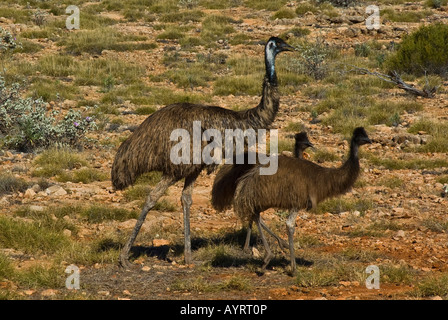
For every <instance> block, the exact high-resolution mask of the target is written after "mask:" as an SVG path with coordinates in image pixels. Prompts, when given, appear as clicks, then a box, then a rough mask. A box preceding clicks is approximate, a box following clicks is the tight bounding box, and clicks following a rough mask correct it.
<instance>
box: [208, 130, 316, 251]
mask: <svg viewBox="0 0 448 320" xmlns="http://www.w3.org/2000/svg"><path fill="white" fill-rule="evenodd" d="M294 139H295V145H294V155H295V157H296V158H299V159H303V152H304V151H305V150H306V148H308V147H313V145H312V143H311V142H310V141H309V139H308V135H307V134H306V132H301V133H297V134H295V135H294ZM244 159H245V162H244V164H233V165H224V166H223V167H222V168H221V169H220V170H219V171H218V173H217V175H216V178H215V181H214V182H213V188H212V201H211V202H212V206H213V207H214V208H215V209H216V210H218V211H223V210H225V209H230V208H231V207H232V204H233V198H234V196H235V189H236V186H237V183H238V180H239V179H240V178H241V177H242V176H244V175H245V174H246V173H247V172H249V171H250V170H251V169H253V168H254V167H255V164H249V163H247V159H248V155H247V153H245V154H244ZM260 223H261V226H262V227H263V229H265V230H266V231H267V232H268V233H269V234H270V235H272V236H273V237H274V238H275V239H276V240H277V242H278V243H279V245H280V247H283V248H288V244H287V243H286V242H285V241H284V240H283V239H281V238H280V237H278V236H277V235H276V234H275V233H274V232H273V231H272V230H270V229H269V228H268V226H267V225H266V224H264V222H263V221H262V220H261V221H260ZM251 233H252V221H251V222H250V223H249V226H248V229H247V235H246V241H245V243H244V247H243V250H244V251H248V249H249V244H250V236H251Z"/></svg>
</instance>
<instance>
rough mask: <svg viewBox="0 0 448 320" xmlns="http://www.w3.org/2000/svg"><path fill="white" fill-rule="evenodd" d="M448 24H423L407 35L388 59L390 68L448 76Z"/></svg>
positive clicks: (411, 72)
mask: <svg viewBox="0 0 448 320" xmlns="http://www.w3.org/2000/svg"><path fill="white" fill-rule="evenodd" d="M446 43H448V25H446V24H441V23H437V24H433V25H428V26H422V27H420V28H419V29H418V30H417V31H415V32H413V33H411V34H410V35H408V36H406V37H405V38H404V39H403V41H402V42H401V44H400V46H399V49H398V51H397V52H396V53H395V54H393V55H392V56H390V58H389V59H388V60H387V61H386V67H387V68H388V69H389V70H396V71H399V72H406V73H410V74H414V75H417V76H421V75H424V74H425V72H427V73H432V74H438V75H443V76H446V73H447V71H448V50H446Z"/></svg>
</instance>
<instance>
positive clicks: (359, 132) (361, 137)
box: [352, 127, 372, 146]
mask: <svg viewBox="0 0 448 320" xmlns="http://www.w3.org/2000/svg"><path fill="white" fill-rule="evenodd" d="M352 140H353V142H354V143H355V144H356V145H358V146H362V145H363V144H367V143H372V140H370V139H369V136H368V135H367V132H366V130H365V129H364V128H363V127H358V128H356V129H355V130H354V131H353V137H352Z"/></svg>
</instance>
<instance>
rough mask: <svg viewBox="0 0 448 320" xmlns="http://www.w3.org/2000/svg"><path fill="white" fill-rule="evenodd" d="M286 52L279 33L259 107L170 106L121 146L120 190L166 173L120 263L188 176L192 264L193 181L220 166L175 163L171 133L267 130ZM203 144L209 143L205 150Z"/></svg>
mask: <svg viewBox="0 0 448 320" xmlns="http://www.w3.org/2000/svg"><path fill="white" fill-rule="evenodd" d="M283 51H293V47H291V46H290V45H288V44H287V43H285V42H284V41H283V40H282V39H280V38H277V37H271V38H270V39H269V40H268V42H267V43H266V46H265V53H264V56H265V59H264V60H265V67H266V75H265V77H264V80H263V88H262V96H261V101H260V103H259V104H258V106H256V107H255V108H252V109H249V110H245V111H240V112H236V111H232V110H229V109H225V108H221V107H217V106H208V105H202V104H191V103H176V104H171V105H168V106H166V107H164V108H162V109H160V110H158V111H157V112H154V113H153V114H152V115H150V116H149V117H148V118H147V119H146V120H145V121H143V123H142V124H141V125H140V126H139V127H138V128H137V129H136V130H135V131H134V132H133V133H132V134H131V136H130V137H129V138H128V139H127V140H126V141H124V142H123V143H122V144H121V146H120V147H119V148H118V151H117V154H116V156H115V160H114V163H113V165H112V172H111V178H112V184H113V186H114V187H115V189H118V190H120V189H124V188H126V187H127V186H129V185H131V184H133V183H134V182H135V180H136V179H137V177H138V176H140V175H141V174H143V173H146V172H150V171H161V172H162V178H161V181H160V182H159V183H158V184H157V185H156V186H155V187H154V189H153V190H152V191H151V192H150V193H149V195H148V196H147V198H146V201H145V204H144V205H143V208H142V211H141V213H140V216H139V218H138V220H137V223H136V225H135V227H134V230H133V231H132V233H131V235H130V237H129V239H128V241H127V242H126V244H125V246H124V247H123V249H122V251H121V253H120V258H119V260H120V261H119V263H120V265H121V266H123V267H129V266H130V263H129V252H130V250H131V247H132V244H133V243H134V241H135V238H136V237H137V235H138V233H139V231H140V228H141V226H142V224H143V222H144V220H145V218H146V215H147V214H148V212H149V211H150V210H151V209H152V208H153V207H154V205H155V204H156V202H157V200H158V199H159V198H160V197H161V196H162V195H163V193H164V192H165V190H166V189H167V188H168V187H169V186H171V185H172V184H174V183H175V182H177V181H179V180H181V179H183V178H185V183H184V188H183V190H182V196H181V203H182V209H183V222H184V243H185V249H184V258H185V262H186V263H187V264H190V263H191V239H190V206H191V204H192V197H191V195H192V191H193V184H194V182H195V181H196V179H197V177H198V176H199V174H200V173H201V171H202V170H203V169H208V170H209V171H212V170H213V169H214V168H215V167H216V165H215V164H211V165H208V164H205V163H204V162H203V161H202V160H201V161H200V163H196V162H197V161H192V158H193V156H191V157H190V161H189V163H180V164H173V163H172V161H171V158H170V154H171V149H172V148H173V146H175V145H176V144H177V142H175V141H171V140H170V136H171V133H172V132H173V130H176V129H183V130H186V132H188V133H189V136H190V137H193V122H194V121H200V123H201V136H202V132H203V131H205V130H207V129H216V130H219V131H220V132H221V133H222V135H223V136H224V133H225V130H226V129H241V130H246V129H249V128H251V129H254V130H257V129H261V128H267V127H268V126H269V125H270V124H271V123H272V122H273V121H274V118H275V116H276V114H277V112H278V108H279V93H278V88H277V74H276V71H275V57H276V55H277V54H278V53H280V52H283ZM203 147H204V143H203V144H202V147H201V149H202V148H203ZM201 151H202V150H201ZM201 154H202V152H201Z"/></svg>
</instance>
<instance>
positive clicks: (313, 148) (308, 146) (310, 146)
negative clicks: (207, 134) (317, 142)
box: [306, 142, 316, 149]
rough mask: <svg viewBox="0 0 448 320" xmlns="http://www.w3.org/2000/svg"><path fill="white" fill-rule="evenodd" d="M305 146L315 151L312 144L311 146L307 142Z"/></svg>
mask: <svg viewBox="0 0 448 320" xmlns="http://www.w3.org/2000/svg"><path fill="white" fill-rule="evenodd" d="M306 146H307V147H308V148H311V149H316V148H314V144H312V143H311V142H307V143H306Z"/></svg>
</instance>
